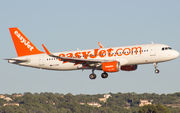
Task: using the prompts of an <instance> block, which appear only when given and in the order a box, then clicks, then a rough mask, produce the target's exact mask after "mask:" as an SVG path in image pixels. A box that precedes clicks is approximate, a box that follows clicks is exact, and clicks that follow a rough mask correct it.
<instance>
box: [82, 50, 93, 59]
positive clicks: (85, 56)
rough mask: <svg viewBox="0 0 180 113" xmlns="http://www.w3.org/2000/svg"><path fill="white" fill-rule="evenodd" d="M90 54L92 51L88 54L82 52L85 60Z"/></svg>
mask: <svg viewBox="0 0 180 113" xmlns="http://www.w3.org/2000/svg"><path fill="white" fill-rule="evenodd" d="M90 52H91V51H88V52H87V53H86V52H82V54H83V56H84V59H87V57H88V55H89V53H90Z"/></svg>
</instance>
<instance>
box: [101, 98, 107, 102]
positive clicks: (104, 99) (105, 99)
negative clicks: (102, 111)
mask: <svg viewBox="0 0 180 113" xmlns="http://www.w3.org/2000/svg"><path fill="white" fill-rule="evenodd" d="M99 101H100V102H101V101H103V102H106V101H107V98H99Z"/></svg>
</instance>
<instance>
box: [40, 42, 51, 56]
mask: <svg viewBox="0 0 180 113" xmlns="http://www.w3.org/2000/svg"><path fill="white" fill-rule="evenodd" d="M42 46H43V48H44V50H45V52H46V54H47V55H51V53H50V52H49V51H48V49H47V48H46V47H45V46H44V44H42Z"/></svg>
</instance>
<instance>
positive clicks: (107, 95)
mask: <svg viewBox="0 0 180 113" xmlns="http://www.w3.org/2000/svg"><path fill="white" fill-rule="evenodd" d="M109 97H112V96H111V95H110V94H104V98H99V101H100V102H101V101H103V102H106V101H107V99H108V98H109Z"/></svg>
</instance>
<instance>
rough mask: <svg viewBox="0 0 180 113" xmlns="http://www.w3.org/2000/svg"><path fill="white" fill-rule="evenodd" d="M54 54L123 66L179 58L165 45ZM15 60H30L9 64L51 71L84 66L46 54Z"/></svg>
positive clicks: (144, 45) (11, 61)
mask: <svg viewBox="0 0 180 113" xmlns="http://www.w3.org/2000/svg"><path fill="white" fill-rule="evenodd" d="M163 48H164V49H163ZM53 54H54V55H60V56H63V57H72V58H80V59H87V60H88V59H89V60H90V59H96V60H100V61H102V60H103V61H105V60H107V61H108V60H114V61H119V62H120V65H121V66H126V65H139V64H149V63H159V62H165V61H169V60H172V59H175V58H177V57H178V56H179V53H178V52H177V51H175V50H172V49H171V48H170V47H169V46H167V45H164V44H143V45H133V46H122V47H111V48H98V49H89V50H76V51H67V52H56V53H53ZM14 59H20V60H28V62H23V63H16V62H15V61H13V60H9V63H14V64H18V65H23V66H29V67H35V68H41V69H50V70H61V71H63V70H77V69H82V66H83V65H82V64H77V65H74V63H71V62H66V63H65V62H62V61H60V60H59V59H57V58H54V57H50V56H48V55H47V54H45V53H42V54H36V55H29V56H22V57H17V58H14ZM99 65H100V64H99ZM85 69H86V68H85Z"/></svg>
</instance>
